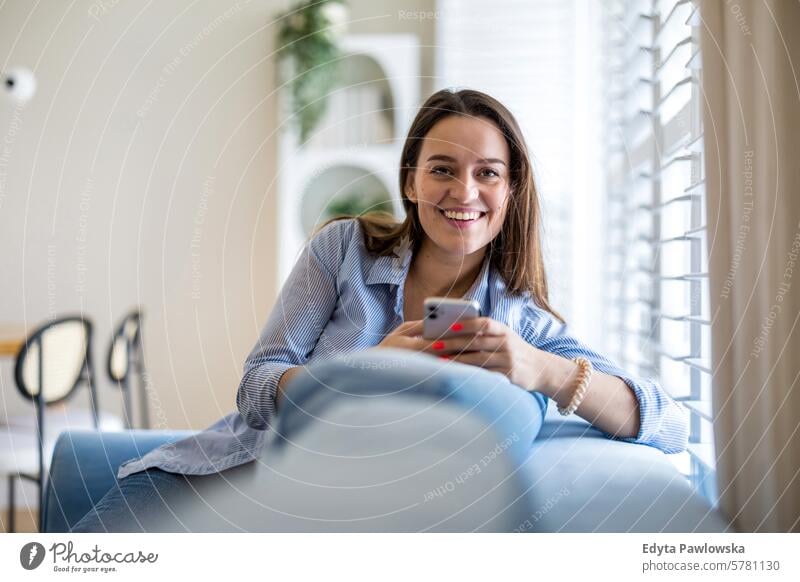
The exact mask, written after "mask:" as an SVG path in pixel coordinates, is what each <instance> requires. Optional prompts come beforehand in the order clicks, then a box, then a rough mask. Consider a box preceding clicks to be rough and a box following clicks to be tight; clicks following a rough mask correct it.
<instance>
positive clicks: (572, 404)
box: [556, 357, 594, 416]
mask: <svg viewBox="0 0 800 582" xmlns="http://www.w3.org/2000/svg"><path fill="white" fill-rule="evenodd" d="M572 361H573V362H575V363H576V364H578V367H579V368H580V372H578V381H577V383H576V387H575V392H573V393H572V398H571V399H570V401H569V404H567V406H566V407H565V408H561V407H560V406H557V407H556V408H557V409H558V412H559V413H560V414H561V415H562V416H569V415H570V414H572V413H573V412H575V411H576V410H577V409H578V406H580V405H581V402H583V397H584V396H586V391H587V390H588V388H589V382H590V380H591V379H592V372H593V371H594V368H593V367H592V363H591V362H590V361H589V360H587V359H586V358H583V357H578V358H573V360H572Z"/></svg>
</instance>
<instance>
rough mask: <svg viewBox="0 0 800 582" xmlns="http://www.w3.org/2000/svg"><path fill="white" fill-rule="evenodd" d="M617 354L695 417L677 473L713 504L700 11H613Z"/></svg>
mask: <svg viewBox="0 0 800 582" xmlns="http://www.w3.org/2000/svg"><path fill="white" fill-rule="evenodd" d="M605 20H606V22H605V24H604V29H605V36H606V49H605V50H606V51H607V55H608V58H607V63H608V65H607V66H608V73H607V78H608V85H607V95H606V103H607V114H608V115H607V124H608V128H607V131H606V135H607V137H608V141H609V143H608V150H607V151H608V164H607V168H608V175H607V180H606V182H607V184H606V187H607V206H606V209H607V217H606V220H607V226H608V231H607V232H608V237H607V241H606V251H607V256H608V260H607V281H608V283H607V285H606V289H605V296H606V300H607V305H608V306H609V310H608V318H607V322H608V325H609V328H608V330H607V331H608V336H609V340H610V351H611V352H612V354H613V355H615V357H616V359H617V360H618V361H620V362H621V363H622V364H623V365H624V366H625V367H626V368H627V369H630V370H631V371H636V372H638V373H639V374H641V375H644V376H650V377H655V378H658V380H659V381H660V383H661V385H662V386H663V387H664V388H665V389H666V390H667V391H668V392H669V393H670V394H671V395H672V396H673V397H674V398H675V399H676V400H678V401H679V402H680V403H681V404H682V405H683V406H684V407H685V409H686V414H687V417H688V418H689V421H690V426H691V433H690V445H689V451H688V452H687V453H684V454H682V455H675V457H676V458H675V459H674V461H675V463H676V464H677V465H678V467H679V468H680V469H681V470H682V471H683V472H684V474H686V476H687V478H689V479H690V480H691V482H692V483H693V484H694V485H695V487H696V488H697V489H698V490H699V491H700V492H701V493H703V494H704V495H705V496H706V497H707V498H708V499H709V501H711V502H712V504H716V501H717V500H716V492H715V483H714V470H715V462H714V448H713V447H714V445H713V431H712V419H713V414H712V410H711V365H710V356H711V353H710V347H711V346H710V340H711V336H710V325H711V317H710V314H709V300H708V299H709V298H708V293H709V289H708V268H707V262H706V257H707V249H706V241H707V237H706V219H705V193H704V170H703V159H702V148H703V128H702V110H701V104H702V101H701V99H702V94H701V82H702V71H701V69H700V58H699V39H698V28H697V27H698V26H699V25H700V20H699V15H698V7H697V6H696V3H695V2H692V1H690V0H607V2H606V13H605Z"/></svg>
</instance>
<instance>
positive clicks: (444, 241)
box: [406, 115, 510, 257]
mask: <svg viewBox="0 0 800 582" xmlns="http://www.w3.org/2000/svg"><path fill="white" fill-rule="evenodd" d="M509 167H510V152H509V147H508V143H507V142H506V140H505V138H504V137H503V134H502V133H501V132H500V130H499V129H498V128H497V126H496V125H495V124H494V123H493V122H492V121H491V120H489V119H488V118H485V117H466V116H463V115H451V116H449V117H445V118H444V119H442V120H441V121H439V122H438V123H436V125H434V126H433V127H432V128H431V130H430V131H429V132H428V133H427V135H426V136H425V138H424V140H423V144H422V148H421V149H420V154H419V159H418V160H417V163H416V167H415V168H414V169H413V170H412V171H411V172H409V174H408V178H407V180H406V196H407V197H408V198H409V200H411V201H412V202H414V204H416V206H417V212H418V215H419V221H420V223H421V225H422V228H423V230H424V231H425V235H426V240H425V241H424V243H423V248H424V247H426V246H427V247H429V248H430V246H431V245H433V247H435V249H431V250H435V251H439V252H444V253H446V254H448V255H456V256H460V257H464V256H467V255H472V254H474V253H477V252H483V250H484V249H485V248H486V246H487V245H488V244H489V243H490V242H491V241H492V240H493V239H494V238H495V237H496V236H497V235H498V234H499V233H500V230H501V228H502V226H503V221H504V220H505V215H506V209H507V206H508V204H507V202H508V199H509V196H510V192H509V184H510V180H509Z"/></svg>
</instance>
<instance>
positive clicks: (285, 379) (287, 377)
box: [275, 366, 303, 411]
mask: <svg viewBox="0 0 800 582" xmlns="http://www.w3.org/2000/svg"><path fill="white" fill-rule="evenodd" d="M302 369H303V368H302V367H301V366H297V367H294V368H289V369H288V370H286V371H285V372H284V373H283V375H282V376H281V379H280V380H279V381H278V389H277V390H276V391H275V410H276V411H278V410H280V409H281V406H282V404H283V402H282V401H283V391H284V389H285V388H286V385H287V384H288V383H289V382H291V380H292V378H294V377H295V376H297V374H299V373H300V371H301V370H302Z"/></svg>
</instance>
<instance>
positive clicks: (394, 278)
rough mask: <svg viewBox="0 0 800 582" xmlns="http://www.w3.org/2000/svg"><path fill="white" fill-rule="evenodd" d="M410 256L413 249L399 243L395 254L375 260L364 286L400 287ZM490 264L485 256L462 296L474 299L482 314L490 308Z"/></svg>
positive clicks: (405, 274) (406, 272)
mask: <svg viewBox="0 0 800 582" xmlns="http://www.w3.org/2000/svg"><path fill="white" fill-rule="evenodd" d="M412 256H413V249H412V248H411V246H410V245H408V244H404V243H400V244H399V245H398V246H396V247H395V253H394V254H393V255H386V256H382V257H377V258H375V259H374V260H373V262H372V266H371V267H370V269H369V272H368V273H367V280H366V284H367V285H376V284H389V285H398V286H399V285H402V283H403V281H405V279H406V277H407V276H408V270H409V267H410V266H411V258H412ZM490 263H491V262H490V261H489V258H488V255H487V257H486V258H484V260H483V266H482V267H481V271H480V273H479V274H478V276H477V277H476V278H475V281H474V282H473V283H472V287H470V289H469V291H467V293H466V294H465V295H464V298H465V299H474V300H475V301H477V302H478V303H479V304H480V306H481V312H482V313H485V312H486V311H487V310H488V309H489V307H490V306H489V305H488V303H487V301H488V290H489V272H490V271H491V266H490Z"/></svg>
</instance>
